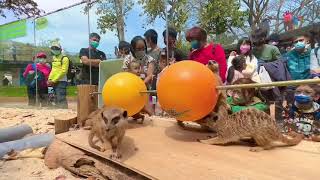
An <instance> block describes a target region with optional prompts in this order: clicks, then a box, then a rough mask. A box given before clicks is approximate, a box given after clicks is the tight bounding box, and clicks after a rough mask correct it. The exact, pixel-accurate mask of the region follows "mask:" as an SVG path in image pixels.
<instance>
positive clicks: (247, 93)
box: [227, 78, 269, 113]
mask: <svg viewBox="0 0 320 180" xmlns="http://www.w3.org/2000/svg"><path fill="white" fill-rule="evenodd" d="M253 83H255V82H254V81H252V80H251V79H249V78H241V79H238V80H237V81H235V82H234V83H233V84H253ZM228 95H229V97H228V98H227V103H228V104H229V105H230V107H231V111H232V113H235V112H238V111H241V110H244V109H247V108H256V109H258V110H261V111H264V112H268V111H269V107H268V106H267V105H266V104H265V103H264V102H263V101H262V100H261V98H259V97H258V96H259V94H258V92H257V91H256V90H255V88H247V89H235V90H231V91H229V92H228Z"/></svg>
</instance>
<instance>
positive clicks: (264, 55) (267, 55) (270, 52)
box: [253, 44, 281, 61]
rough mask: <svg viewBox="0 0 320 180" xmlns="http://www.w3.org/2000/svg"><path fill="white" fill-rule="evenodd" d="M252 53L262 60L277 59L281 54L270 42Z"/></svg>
mask: <svg viewBox="0 0 320 180" xmlns="http://www.w3.org/2000/svg"><path fill="white" fill-rule="evenodd" d="M253 53H254V55H255V56H256V58H257V59H258V60H263V61H275V60H278V59H279V58H280V56H281V53H280V51H279V49H278V48H277V47H276V46H274V45H270V44H265V45H263V48H262V50H261V51H257V50H255V51H254V52H253Z"/></svg>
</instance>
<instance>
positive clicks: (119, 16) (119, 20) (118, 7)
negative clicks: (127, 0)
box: [114, 0, 125, 42]
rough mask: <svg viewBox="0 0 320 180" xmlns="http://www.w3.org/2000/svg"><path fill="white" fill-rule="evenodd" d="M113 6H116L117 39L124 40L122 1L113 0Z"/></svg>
mask: <svg viewBox="0 0 320 180" xmlns="http://www.w3.org/2000/svg"><path fill="white" fill-rule="evenodd" d="M114 5H115V6H114V7H115V8H116V13H117V32H118V39H119V42H120V41H125V37H124V12H123V6H124V2H123V0H114Z"/></svg>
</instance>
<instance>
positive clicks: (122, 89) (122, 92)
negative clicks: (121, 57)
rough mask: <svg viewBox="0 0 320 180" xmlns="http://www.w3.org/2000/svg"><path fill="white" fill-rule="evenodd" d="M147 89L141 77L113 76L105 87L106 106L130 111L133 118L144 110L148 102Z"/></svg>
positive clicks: (119, 74)
mask: <svg viewBox="0 0 320 180" xmlns="http://www.w3.org/2000/svg"><path fill="white" fill-rule="evenodd" d="M146 90H147V87H146V85H145V84H144V82H143V81H142V79H140V77H138V76H136V75H134V74H132V73H128V72H120V73H117V74H115V75H113V76H111V77H110V78H109V79H108V80H107V81H106V83H105V84H104V86H103V89H102V98H103V102H104V104H105V105H106V106H117V107H121V108H123V109H125V110H127V111H128V115H129V116H132V115H135V114H137V113H138V112H140V111H141V110H142V108H143V107H144V106H145V104H146V103H147V102H148V94H145V93H140V92H141V91H146Z"/></svg>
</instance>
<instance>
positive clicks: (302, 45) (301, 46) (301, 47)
mask: <svg viewBox="0 0 320 180" xmlns="http://www.w3.org/2000/svg"><path fill="white" fill-rule="evenodd" d="M294 47H295V48H296V49H304V48H305V47H306V45H305V43H304V42H300V41H299V42H297V43H295V44H294Z"/></svg>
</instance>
